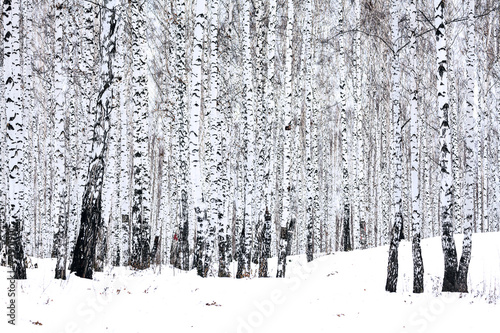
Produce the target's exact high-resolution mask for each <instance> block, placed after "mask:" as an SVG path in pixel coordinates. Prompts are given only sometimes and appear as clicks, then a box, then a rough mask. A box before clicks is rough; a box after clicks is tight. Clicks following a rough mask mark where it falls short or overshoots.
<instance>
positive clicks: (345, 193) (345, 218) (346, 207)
mask: <svg viewBox="0 0 500 333" xmlns="http://www.w3.org/2000/svg"><path fill="white" fill-rule="evenodd" d="M337 5H338V17H339V18H338V26H339V29H340V31H342V32H343V31H344V2H343V1H341V0H339V1H338V2H337ZM339 45H340V53H339V71H340V73H339V75H340V107H341V108H342V109H341V111H340V112H341V113H340V131H341V136H342V206H343V211H342V246H343V249H344V251H351V250H352V245H351V231H350V226H351V198H350V195H349V166H348V164H347V154H348V146H347V145H348V142H347V114H346V91H345V90H346V81H345V59H344V56H345V54H344V52H345V51H344V48H345V46H344V35H343V33H341V34H340V35H339Z"/></svg>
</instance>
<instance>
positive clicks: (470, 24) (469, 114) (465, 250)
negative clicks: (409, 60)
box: [443, 0, 476, 292]
mask: <svg viewBox="0 0 500 333" xmlns="http://www.w3.org/2000/svg"><path fill="white" fill-rule="evenodd" d="M474 8H475V0H468V1H467V58H466V68H467V95H466V96H467V97H466V108H465V186H466V189H465V198H464V199H465V200H464V204H465V205H464V206H465V207H464V208H465V209H464V210H465V220H464V221H463V232H464V240H463V244H462V256H461V258H460V263H459V266H458V275H457V281H456V288H457V290H456V291H458V292H468V288H467V275H468V271H469V263H470V259H471V250H472V225H473V224H474V196H473V191H474V185H475V182H474V164H473V163H474V160H475V153H474V150H475V149H474V148H475V147H474V146H475V140H474V136H475V133H474V125H475V124H474V100H475V96H474V90H475V85H474V70H475V67H476V63H475V51H476V49H475V31H474ZM445 260H446V258H445ZM455 265H456V263H455ZM455 267H456V266H455ZM449 276H450V278H451V274H450V275H449ZM445 277H446V270H445ZM448 283H449V282H448ZM449 288H451V287H449V286H448V285H447V286H446V289H449ZM444 290H445V284H444V282H443V291H444ZM449 291H454V290H449Z"/></svg>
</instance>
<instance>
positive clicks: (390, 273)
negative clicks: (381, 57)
mask: <svg viewBox="0 0 500 333" xmlns="http://www.w3.org/2000/svg"><path fill="white" fill-rule="evenodd" d="M399 12H400V4H399V0H392V3H391V18H392V21H391V33H392V48H393V58H392V91H391V102H392V115H393V119H394V120H393V124H392V126H393V132H394V137H393V140H394V141H393V148H394V149H393V154H392V164H393V165H394V177H393V183H394V189H393V208H394V225H393V227H392V234H391V242H390V244H389V262H388V264H387V281H386V285H385V290H386V291H389V292H395V291H396V287H397V282H398V267H399V265H398V247H399V242H400V240H401V238H402V237H401V235H402V230H403V216H402V207H401V197H402V195H401V178H402V170H401V162H402V135H401V122H400V119H401V110H400V93H401V87H400V81H401V69H400V65H399V54H398V39H399V27H398V25H399V16H400V13H399Z"/></svg>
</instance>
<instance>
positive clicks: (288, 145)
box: [276, 0, 295, 278]
mask: <svg viewBox="0 0 500 333" xmlns="http://www.w3.org/2000/svg"><path fill="white" fill-rule="evenodd" d="M293 6H294V4H293V0H288V1H287V24H286V49H285V52H286V53H285V73H284V80H285V96H284V98H283V110H284V113H285V114H284V123H282V124H281V126H283V127H284V139H285V142H284V161H283V185H282V186H283V191H284V192H283V216H282V217H281V223H280V227H281V228H280V233H279V235H278V236H279V248H278V251H279V252H278V269H277V272H276V277H278V278H284V277H285V273H286V248H287V245H288V237H287V236H288V235H287V234H288V228H289V226H291V225H294V224H295V215H294V213H293V210H292V206H291V201H292V196H293V195H294V193H293V190H292V186H293V184H292V174H291V172H292V153H293V152H292V150H291V149H292V140H293V137H294V129H295V124H294V112H293V109H292V102H293V101H292V51H293V40H292V38H293V23H294V15H295V13H294V7H293Z"/></svg>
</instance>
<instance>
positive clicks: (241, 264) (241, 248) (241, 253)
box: [236, 223, 248, 279]
mask: <svg viewBox="0 0 500 333" xmlns="http://www.w3.org/2000/svg"><path fill="white" fill-rule="evenodd" d="M245 224H246V223H243V228H242V229H241V234H240V241H239V244H238V251H237V252H236V258H237V259H238V268H237V270H236V278H237V279H241V278H244V277H248V276H247V274H246V273H243V272H244V271H245V270H246V266H247V265H246V259H247V253H246V246H245V241H246V239H245Z"/></svg>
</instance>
